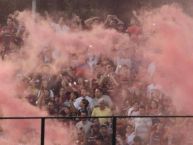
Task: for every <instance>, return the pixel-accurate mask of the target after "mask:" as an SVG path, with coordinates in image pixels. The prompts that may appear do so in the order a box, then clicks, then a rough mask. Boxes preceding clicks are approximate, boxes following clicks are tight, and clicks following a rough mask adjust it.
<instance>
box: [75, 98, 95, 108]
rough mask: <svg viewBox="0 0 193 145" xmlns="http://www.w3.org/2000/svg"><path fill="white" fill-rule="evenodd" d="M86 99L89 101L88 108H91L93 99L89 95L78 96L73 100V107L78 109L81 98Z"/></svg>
mask: <svg viewBox="0 0 193 145" xmlns="http://www.w3.org/2000/svg"><path fill="white" fill-rule="evenodd" d="M84 98H85V99H86V100H88V102H89V108H90V109H92V108H93V107H94V105H93V99H92V98H91V97H89V96H86V97H78V98H77V99H76V100H75V101H74V107H75V108H76V109H77V110H80V109H81V107H80V103H81V101H82V99H84Z"/></svg>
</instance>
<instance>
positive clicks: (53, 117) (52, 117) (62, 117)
mask: <svg viewBox="0 0 193 145" xmlns="http://www.w3.org/2000/svg"><path fill="white" fill-rule="evenodd" d="M113 117H116V118H193V116H93V117H91V116H85V117H77V116H72V117H65V116H58V117H57V116H43V117H24V116H23V117H20V116H18V117H0V119H16V120H17V119H42V118H45V119H77V118H80V119H84V118H90V119H92V118H93V119H97V118H113Z"/></svg>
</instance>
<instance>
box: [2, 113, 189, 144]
mask: <svg viewBox="0 0 193 145" xmlns="http://www.w3.org/2000/svg"><path fill="white" fill-rule="evenodd" d="M99 118H107V119H112V145H116V132H117V119H124V118H125V119H131V118H166V119H167V118H192V119H193V116H191V115H189V116H179V115H178V116H98V117H89V116H88V117H52V116H46V117H0V120H41V128H40V133H41V135H40V145H45V125H46V124H45V121H46V120H47V119H72V120H73V119H99Z"/></svg>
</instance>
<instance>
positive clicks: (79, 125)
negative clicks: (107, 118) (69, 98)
mask: <svg viewBox="0 0 193 145" xmlns="http://www.w3.org/2000/svg"><path fill="white" fill-rule="evenodd" d="M91 126H92V122H90V121H88V120H86V121H79V122H78V123H77V124H76V128H77V129H78V130H80V129H81V128H82V129H83V131H84V132H85V133H86V134H87V133H88V132H89V130H90V128H91Z"/></svg>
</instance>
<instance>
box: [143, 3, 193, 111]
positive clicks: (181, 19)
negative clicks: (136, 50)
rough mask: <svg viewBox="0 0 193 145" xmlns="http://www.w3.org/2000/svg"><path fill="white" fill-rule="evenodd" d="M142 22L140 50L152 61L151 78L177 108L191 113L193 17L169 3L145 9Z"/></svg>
mask: <svg viewBox="0 0 193 145" xmlns="http://www.w3.org/2000/svg"><path fill="white" fill-rule="evenodd" d="M142 23H143V31H144V34H145V36H144V37H146V38H147V41H146V42H145V47H146V48H145V49H144V54H145V55H146V57H147V58H150V59H151V61H152V62H154V63H156V68H157V70H156V73H155V76H154V79H155V81H156V82H157V83H158V84H160V85H161V86H162V89H163V91H164V92H165V93H166V94H167V95H169V96H170V97H171V98H172V100H173V101H174V104H175V105H176V107H177V109H178V110H183V111H185V113H192V105H193V104H192V102H193V97H192V89H193V83H192V71H193V69H192V68H193V56H192V53H193V50H192V49H193V41H192V39H193V35H192V30H193V19H192V18H191V17H190V16H188V15H187V14H185V13H184V12H183V10H182V9H181V8H180V7H178V6H176V5H171V6H163V7H161V8H158V9H155V10H153V11H150V12H148V13H146V14H145V19H143V21H142Z"/></svg>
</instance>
